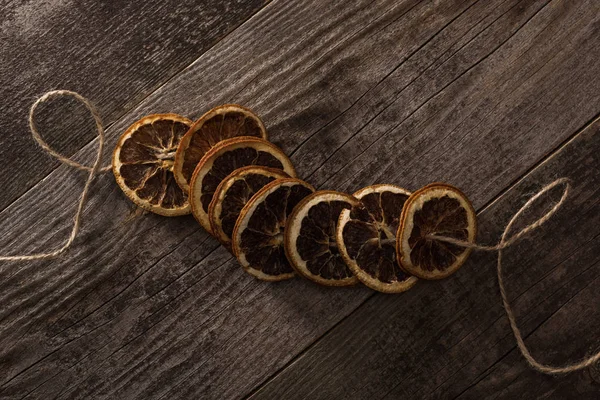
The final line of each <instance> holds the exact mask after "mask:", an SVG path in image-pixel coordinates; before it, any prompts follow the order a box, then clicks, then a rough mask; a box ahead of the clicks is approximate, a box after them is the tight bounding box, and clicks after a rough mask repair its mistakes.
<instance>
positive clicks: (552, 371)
mask: <svg viewBox="0 0 600 400" xmlns="http://www.w3.org/2000/svg"><path fill="white" fill-rule="evenodd" d="M560 185H563V186H564V190H563V193H562V196H561V198H560V200H559V201H558V202H557V203H556V204H554V206H553V207H552V208H551V209H550V210H548V211H547V212H546V213H545V214H544V215H542V216H541V217H540V218H538V219H537V220H536V221H534V222H533V223H531V224H529V225H527V226H526V227H525V228H523V229H521V230H520V231H519V232H517V233H516V234H514V235H513V236H510V237H509V236H508V234H509V232H510V230H511V228H512V227H513V225H514V224H515V222H516V221H517V220H518V219H519V217H520V216H521V215H523V213H524V212H525V211H527V210H528V209H529V208H531V206H532V205H533V204H534V203H535V202H536V201H537V200H538V199H539V198H540V197H541V196H542V195H544V194H545V193H547V192H548V191H550V190H552V189H553V188H555V187H557V186H560ZM570 189H571V184H570V181H569V179H568V178H559V179H557V180H555V181H554V182H552V183H550V184H548V185H546V186H544V187H543V188H542V189H541V190H540V191H539V192H537V193H536V194H535V196H533V197H531V198H530V199H529V200H527V202H526V203H525V204H524V205H523V206H522V207H521V208H519V210H518V211H517V212H516V213H515V214H514V215H513V216H512V218H511V219H510V221H509V222H508V224H507V225H506V228H504V232H502V236H501V238H500V241H499V242H498V244H496V245H494V246H485V245H480V244H476V243H471V242H467V241H462V240H457V239H455V238H451V237H446V236H437V235H430V236H429V237H430V238H431V239H435V240H439V241H442V242H446V243H451V244H454V245H456V246H460V247H464V248H469V249H473V250H480V251H497V252H498V259H497V264H496V272H497V275H498V286H499V287H500V295H501V296H502V304H503V306H504V311H505V312H506V316H507V317H508V321H509V323H510V328H511V330H512V332H513V335H514V337H515V340H516V341H517V347H518V348H519V351H520V352H521V354H522V355H523V357H525V360H527V362H528V363H529V365H531V367H533V368H534V369H535V370H537V371H539V372H542V373H544V374H548V375H559V374H566V373H569V372H573V371H577V370H580V369H584V368H587V367H589V366H591V365H592V364H595V363H597V362H598V361H600V351H598V352H597V353H595V354H593V355H591V356H589V357H586V358H584V359H583V360H581V361H579V362H576V363H573V364H567V365H565V366H562V367H554V366H551V365H547V364H542V363H540V362H539V361H537V360H536V359H535V358H534V357H533V356H532V355H531V352H530V351H529V349H528V348H527V346H526V345H525V341H524V340H523V335H522V333H521V330H520V329H519V327H518V326H517V320H516V318H515V314H514V312H513V309H512V307H511V305H510V303H509V301H508V296H507V294H506V289H505V287H504V279H503V277H502V250H503V249H505V248H507V247H509V246H511V245H513V244H514V243H516V242H517V241H519V240H520V239H522V238H523V237H525V236H526V235H528V234H529V233H531V232H532V231H534V230H536V229H538V228H539V227H541V226H542V225H544V224H545V223H546V222H547V221H548V220H549V219H550V218H552V216H553V215H554V214H555V213H556V212H557V211H558V209H559V208H561V207H562V206H563V205H564V203H565V201H566V200H567V197H568V196H569V191H570Z"/></svg>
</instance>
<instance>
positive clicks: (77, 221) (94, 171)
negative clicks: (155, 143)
mask: <svg viewBox="0 0 600 400" xmlns="http://www.w3.org/2000/svg"><path fill="white" fill-rule="evenodd" d="M61 96H71V97H74V98H75V99H77V100H78V101H79V102H80V103H82V104H83V105H84V106H85V107H86V108H87V109H88V111H89V112H90V114H91V115H92V117H93V118H94V122H95V124H96V132H97V134H98V150H97V153H96V160H95V161H94V164H92V166H91V167H89V166H87V165H83V164H80V163H78V162H76V161H74V160H72V159H70V158H69V157H66V156H64V155H62V154H60V153H59V152H57V151H56V150H54V149H52V148H51V147H50V146H49V145H48V143H46V142H45V141H44V139H42V136H41V135H40V133H39V131H38V129H37V126H36V124H35V110H36V109H37V107H38V106H39V105H40V104H41V103H43V102H45V101H48V100H49V99H51V98H53V97H61ZM29 129H30V131H31V135H32V136H33V138H34V139H35V141H36V142H37V143H38V144H39V145H40V147H41V148H42V149H44V151H46V153H48V154H50V155H51V156H53V157H54V158H56V159H57V160H59V161H60V162H61V163H63V164H66V165H69V166H71V167H73V168H76V169H79V170H82V171H88V172H89V174H88V178H87V180H86V182H85V185H84V186H83V190H82V191H81V196H80V198H79V203H78V205H77V210H76V212H75V217H74V218H73V228H72V229H71V234H70V235H69V238H68V239H67V240H66V241H65V243H64V244H63V245H62V246H61V247H60V248H58V249H56V250H54V251H51V252H47V253H34V254H28V255H15V256H0V261H26V260H40V259H48V258H52V257H56V256H58V255H59V254H62V253H63V252H65V251H66V250H67V249H68V248H69V247H71V245H72V244H73V241H75V238H76V237H77V234H78V233H79V228H80V226H81V214H82V213H83V207H84V205H85V203H86V201H87V198H88V193H89V189H90V186H91V185H92V182H93V181H94V179H95V178H96V176H97V175H98V174H100V173H103V172H106V171H108V170H110V168H111V167H110V166H106V167H101V164H102V155H103V153H104V127H103V126H102V120H101V118H100V115H99V114H98V111H96V108H95V107H94V106H93V105H92V103H91V102H90V101H89V100H88V99H86V98H85V97H83V96H81V95H80V94H78V93H76V92H72V91H70V90H52V91H50V92H47V93H46V94H44V95H43V96H42V97H40V98H39V99H37V100H36V101H35V103H33V105H32V106H31V109H30V110H29Z"/></svg>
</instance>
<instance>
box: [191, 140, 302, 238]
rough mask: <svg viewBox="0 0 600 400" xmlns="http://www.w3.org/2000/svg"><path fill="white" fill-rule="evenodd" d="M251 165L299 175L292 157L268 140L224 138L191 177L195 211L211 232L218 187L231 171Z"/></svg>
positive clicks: (211, 150) (192, 200)
mask: <svg viewBox="0 0 600 400" xmlns="http://www.w3.org/2000/svg"><path fill="white" fill-rule="evenodd" d="M249 165H261V166H264V167H270V168H276V169H280V170H283V171H284V172H285V173H286V174H288V175H289V176H296V171H295V170H294V166H293V165H292V163H291V161H290V159H289V158H288V157H287V156H286V155H285V153H284V152H283V151H282V150H281V149H280V148H279V147H277V146H275V145H274V144H272V143H270V142H267V141H266V140H263V139H258V138H253V137H247V136H242V137H237V138H232V139H227V140H224V141H222V142H221V143H219V144H218V145H216V146H215V147H213V148H212V149H210V150H209V151H208V153H206V154H205V155H204V157H202V160H200V162H199V163H198V165H197V166H196V170H195V171H194V175H192V179H191V181H190V192H189V195H190V203H191V206H192V213H193V214H194V217H196V219H197V220H198V222H200V225H202V226H203V227H204V229H206V230H207V231H208V232H210V233H212V228H211V226H210V220H209V218H208V207H209V205H210V202H211V201H212V199H213V195H214V193H215V191H216V190H217V187H218V186H219V184H220V183H221V182H222V181H223V180H224V179H225V178H227V176H228V175H229V174H230V173H232V172H233V171H235V170H236V169H238V168H241V167H246V166H249Z"/></svg>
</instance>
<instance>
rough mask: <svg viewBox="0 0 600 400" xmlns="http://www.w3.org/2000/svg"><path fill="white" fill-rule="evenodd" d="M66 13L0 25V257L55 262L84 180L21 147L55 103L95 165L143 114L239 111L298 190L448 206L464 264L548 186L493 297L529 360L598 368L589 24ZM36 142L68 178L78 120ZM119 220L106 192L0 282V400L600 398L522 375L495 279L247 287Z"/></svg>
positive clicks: (27, 14)
mask: <svg viewBox="0 0 600 400" xmlns="http://www.w3.org/2000/svg"><path fill="white" fill-rule="evenodd" d="M84 3H89V4H84V5H79V3H72V2H69V1H38V2H24V1H13V2H8V3H7V4H2V11H1V12H2V13H3V15H6V16H8V17H5V18H3V19H2V21H3V22H2V23H3V25H2V35H3V38H4V36H6V38H8V40H7V41H6V40H3V41H2V42H1V43H0V49H2V54H3V55H4V57H3V60H5V61H3V63H2V67H0V68H2V70H1V72H2V75H1V78H0V79H2V80H3V82H4V84H3V89H2V90H5V92H4V99H5V100H4V103H3V104H4V105H3V109H4V110H5V112H4V113H3V118H0V120H1V121H2V122H0V124H2V125H1V126H2V133H3V136H2V146H1V147H0V149H2V150H1V151H2V156H3V158H4V159H5V160H6V165H10V166H11V168H10V169H8V168H5V172H4V173H3V174H2V175H1V177H0V179H1V181H0V182H2V183H3V186H4V187H5V189H4V190H3V193H2V195H1V196H0V202H1V204H2V206H3V209H2V211H1V213H0V214H1V215H0V218H1V220H2V222H3V224H2V225H1V226H0V248H1V249H2V250H3V251H2V252H3V253H4V254H7V253H10V254H18V253H21V252H30V251H36V250H38V251H39V250H42V249H48V248H54V247H57V246H58V245H59V244H60V243H61V242H62V241H63V240H64V239H65V238H66V237H67V235H68V232H69V229H70V226H69V225H70V221H71V218H72V213H73V206H71V204H74V203H75V202H76V200H77V197H78V196H79V191H80V189H81V187H82V184H83V180H84V174H83V173H79V172H75V171H73V170H71V169H69V168H67V167H65V166H59V167H58V168H55V167H56V163H54V162H52V161H51V160H50V159H49V158H47V157H45V156H41V153H40V151H39V149H37V148H36V147H35V146H34V145H33V142H32V141H31V139H29V138H28V137H27V134H26V126H25V123H24V121H25V115H26V112H27V107H28V105H29V104H30V103H31V102H32V101H33V100H34V99H35V97H36V95H38V94H39V93H41V92H43V91H45V90H48V89H52V88H54V87H56V86H57V85H58V86H60V87H66V88H69V89H76V90H78V91H80V92H81V94H83V95H85V96H87V97H89V98H90V99H91V100H92V101H94V102H95V103H96V104H98V106H99V108H100V110H101V112H102V114H103V116H104V117H105V120H106V122H107V123H109V124H110V126H109V128H108V130H107V135H108V137H109V148H112V145H114V142H115V139H116V138H117V137H118V136H119V134H120V133H121V132H122V131H123V130H124V129H125V128H126V127H127V126H128V125H129V124H131V123H132V122H133V121H135V120H136V119H137V118H138V117H140V116H142V115H144V114H148V113H156V112H165V111H172V112H179V113H181V114H183V115H186V116H188V117H190V118H196V117H198V116H199V115H201V114H202V113H203V112H205V111H206V110H208V109H209V108H210V107H212V106H214V105H217V104H221V103H224V102H238V103H241V104H244V105H247V106H249V107H251V108H253V109H254V110H255V111H256V112H257V113H258V114H259V115H261V116H262V117H263V119H264V121H265V123H266V125H267V128H268V130H269V133H270V136H271V138H272V139H273V141H274V142H275V143H277V144H279V145H280V146H282V148H283V149H284V150H285V151H286V152H287V153H288V154H290V155H291V158H292V161H293V162H294V163H295V164H296V166H297V170H298V172H299V174H300V176H303V177H305V178H306V179H307V180H308V181H309V182H311V183H312V184H314V185H316V186H317V187H320V188H327V189H337V190H344V191H350V192H351V191H353V190H355V189H358V188H360V187H362V186H364V185H368V184H372V183H376V182H390V183H394V184H399V185H401V186H404V187H406V188H408V189H410V190H415V189H417V188H419V187H420V186H422V185H424V184H426V183H429V182H431V181H435V180H443V181H447V182H449V183H452V184H455V185H457V186H459V187H460V188H461V189H462V190H463V191H464V192H465V193H467V195H468V196H469V197H470V198H471V200H472V201H473V203H474V205H475V207H476V209H477V210H478V212H479V216H480V224H481V229H480V240H481V241H482V242H484V243H494V242H495V241H497V240H498V237H499V234H500V232H501V230H502V229H503V226H504V224H505V223H506V222H507V221H508V219H509V218H510V216H511V214H512V213H513V212H514V211H515V210H516V209H517V208H518V207H519V206H520V205H522V204H523V203H524V202H525V201H526V199H527V198H528V197H530V196H531V195H532V193H534V192H535V191H536V190H538V189H539V188H540V187H541V186H543V185H544V184H545V183H548V182H549V181H551V180H553V179H555V178H557V177H559V176H568V177H570V178H571V179H572V180H573V186H574V193H573V196H572V198H571V200H570V201H569V204H568V206H567V207H565V209H564V210H562V211H561V212H560V214H559V215H557V217H556V218H555V219H554V220H553V221H552V222H551V223H550V225H548V226H547V227H545V228H544V230H543V231H542V232H539V233H536V234H535V235H534V236H532V237H531V238H529V239H527V240H525V241H523V242H522V243H520V244H518V245H517V246H515V247H514V248H511V249H510V250H509V251H507V252H506V265H507V268H506V280H507V286H508V288H509V290H508V292H509V296H510V298H511V299H512V301H513V304H514V307H515V309H516V313H517V318H518V320H519V323H520V324H521V326H522V329H523V332H524V334H525V335H526V338H527V339H526V341H527V343H528V345H530V346H531V348H532V351H533V352H534V354H535V355H536V356H538V357H539V358H540V359H541V360H543V361H546V362H553V363H563V362H566V361H568V360H576V359H579V358H581V357H583V356H584V355H585V354H586V353H588V352H593V351H595V350H598V348H599V346H600V342H599V341H598V339H597V333H598V331H599V329H600V315H599V312H600V311H599V310H600V308H599V306H600V303H599V302H600V299H599V298H598V296H597V290H596V287H597V284H598V277H599V274H600V268H599V265H600V264H599V262H600V259H599V258H598V257H599V255H600V242H599V241H598V234H599V228H598V226H599V223H600V220H599V219H598V215H599V211H600V204H599V203H598V198H599V195H600V192H599V188H600V160H599V158H598V151H599V150H600V123H598V122H594V120H595V119H596V118H597V117H598V115H599V114H600V81H598V79H597V77H598V76H600V64H598V62H597V60H598V59H600V39H599V38H600V4H598V2H596V1H594V0H588V1H580V2H572V1H568V0H551V1H548V0H547V1H533V0H532V1H516V0H490V1H483V0H479V1H465V0H460V1H459V0H455V1H451V0H449V1H443V2H438V1H421V2H419V1H416V0H415V1H412V0H402V1H392V0H389V1H384V0H380V1H375V2H368V1H358V0H356V1H350V2H348V1H341V0H339V1H337V0H336V1H327V2H325V1H318V0H314V1H280V0H274V1H272V2H270V3H268V4H267V5H265V6H264V7H263V6H262V4H260V3H259V2H256V3H255V2H241V1H240V2H233V1H231V2H225V3H223V2H218V3H217V2H206V4H205V5H203V4H202V3H203V2H202V3H194V2H189V4H187V3H186V4H184V5H180V3H179V2H160V3H159V2H155V3H156V4H154V2H152V4H154V5H152V4H150V5H147V6H146V4H147V3H146V2H143V4H144V7H141V6H140V5H141V4H142V2H132V5H129V6H120V4H121V3H120V2H119V3H117V2H112V4H113V5H112V6H101V5H96V3H95V2H84ZM135 3H138V4H135ZM171 3H172V5H169V4H171ZM109 4H111V3H109ZM86 5H87V7H86ZM221 7H222V8H221ZM219 10H221V11H219ZM223 10H227V11H226V12H224V11H223ZM5 21H7V22H5ZM86 21H94V22H92V23H86ZM240 24H241V25H240ZM238 25H239V26H238ZM236 26H237V28H236ZM228 31H231V32H230V33H229V34H227V35H225V34H226V33H227V32H228ZM32 42H34V43H32ZM90 43H92V44H93V45H91V44H90ZM38 45H39V48H38V47H36V46H38ZM6 60H8V61H6ZM25 60H29V61H25ZM40 118H41V119H42V123H41V124H40V126H41V127H42V128H44V131H45V132H47V136H48V138H49V140H50V141H51V142H52V143H53V144H56V146H57V147H58V148H60V149H62V150H64V151H65V152H66V153H69V154H70V153H75V154H76V155H75V157H76V158H77V159H78V160H85V161H86V162H90V161H89V160H91V159H92V155H93V154H94V152H95V141H91V142H90V139H91V138H92V134H91V133H90V132H91V125H90V124H89V118H87V117H86V116H85V113H84V112H83V111H82V110H81V108H80V107H77V106H74V105H72V104H66V105H65V104H63V102H56V103H53V104H50V105H48V106H47V107H46V109H44V110H42V114H41V115H40ZM105 159H106V162H108V160H109V155H108V154H107V155H106V157H105ZM17 166H18V168H17ZM28 189H30V190H28ZM552 196H554V197H552ZM552 199H554V200H556V199H557V194H556V193H554V194H551V196H550V199H549V200H548V199H546V200H547V201H551V200H552ZM543 204H547V203H543ZM543 204H542V205H543ZM133 211H134V210H133V208H132V206H131V205H130V203H129V202H128V200H127V199H126V198H125V197H124V196H123V195H122V194H121V192H120V190H119V189H118V188H117V186H116V185H115V183H114V179H113V177H112V176H111V175H110V174H106V175H104V176H102V177H100V178H99V179H98V180H97V181H96V182H95V184H94V186H93V190H92V195H91V199H90V202H89V204H88V206H87V207H86V212H85V215H84V218H85V219H84V228H83V233H82V236H81V237H80V238H79V239H77V241H76V245H75V247H74V248H73V249H72V250H70V251H69V252H68V254H66V255H65V256H63V257H60V258H58V259H56V260H52V261H36V262H27V263H14V262H13V263H8V262H3V263H1V264H0V398H3V399H4V398H7V399H13V398H41V399H48V398H86V399H87V398H110V399H128V398H144V399H145V398H164V399H173V398H182V399H187V398H215V399H222V398H245V397H252V398H260V399H263V398H265V399H272V398H286V399H291V398H311V399H312V398H324V399H331V398H336V399H337V398H344V399H345V398H348V399H354V398H371V399H375V398H377V399H379V398H390V399H396V398H488V397H489V398H511V399H512V398H573V399H581V398H590V399H592V398H594V399H595V398H597V397H598V395H600V392H599V390H600V373H599V372H598V370H594V369H591V370H586V371H581V372H577V373H573V374H571V375H568V376H564V377H547V376H544V375H541V374H539V373H536V372H534V371H532V370H530V369H529V368H528V367H527V365H526V363H525V361H524V360H523V358H522V357H521V356H520V354H519V353H518V350H516V348H515V342H514V339H513V337H512V334H511V332H510V329H509V327H508V322H507V320H506V317H505V315H504V313H503V310H502V307H501V301H500V298H499V294H498V289H497V284H496V280H495V269H494V266H495V262H494V255H493V254H481V253H476V254H473V255H472V256H471V258H470V259H469V261H468V262H467V263H466V264H465V265H464V266H463V268H462V269H461V270H460V271H459V272H458V273H457V274H456V275H454V276H452V277H450V278H448V279H446V280H444V281H440V282H435V283H429V282H423V283H419V284H418V285H417V286H416V287H415V288H413V289H411V290H410V291H409V292H407V293H405V294H401V295H383V294H376V293H374V292H372V291H370V290H368V289H366V288H364V287H354V288H340V289H328V288H322V287H319V286H316V285H314V284H312V283H310V282H306V281H303V280H300V279H295V280H292V281H287V282H282V283H278V284H267V283H263V282H259V281H257V280H255V279H254V278H252V277H251V276H249V275H247V274H245V273H244V272H243V271H242V270H241V269H240V268H239V266H238V265H237V263H236V262H235V260H233V259H232V258H231V256H230V255H229V253H227V251H225V250H224V249H223V248H222V247H220V246H219V245H218V244H217V242H216V241H215V240H213V239H212V238H210V237H209V236H208V235H207V234H206V233H205V232H204V231H203V230H202V229H201V228H200V227H199V226H198V225H197V223H195V221H194V220H193V218H191V217H183V218H174V219H168V218H162V217H159V216H154V215H143V216H140V217H134V218H131V214H132V213H133ZM527 217H528V218H534V217H535V216H534V215H528V216H527Z"/></svg>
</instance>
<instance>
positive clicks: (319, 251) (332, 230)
mask: <svg viewBox="0 0 600 400" xmlns="http://www.w3.org/2000/svg"><path fill="white" fill-rule="evenodd" d="M358 205H359V202H358V200H357V199H356V198H354V197H353V196H350V195H349V194H346V193H340V192H334V191H329V190H322V191H319V192H315V193H313V194H311V195H309V196H307V197H305V198H304V199H303V200H302V201H301V202H300V203H298V205H297V206H296V207H295V208H294V210H293V212H292V214H291V215H290V216H289V218H288V221H287V224H286V226H285V235H284V237H285V252H286V255H287V258H288V260H289V261H290V263H291V265H292V266H293V267H294V269H295V270H296V272H298V273H299V274H300V275H302V276H304V277H305V278H307V279H310V280H311V281H313V282H316V283H319V284H321V285H325V286H348V285H354V284H356V283H357V282H358V279H357V278H356V276H354V274H353V273H352V271H351V270H350V269H349V268H348V266H347V265H346V262H345V261H344V259H343V258H342V256H341V254H340V251H339V249H338V245H337V243H336V241H335V234H336V229H337V224H338V219H339V217H340V213H341V212H342V210H344V209H346V210H347V209H350V208H352V207H355V206H358Z"/></svg>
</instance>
